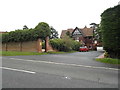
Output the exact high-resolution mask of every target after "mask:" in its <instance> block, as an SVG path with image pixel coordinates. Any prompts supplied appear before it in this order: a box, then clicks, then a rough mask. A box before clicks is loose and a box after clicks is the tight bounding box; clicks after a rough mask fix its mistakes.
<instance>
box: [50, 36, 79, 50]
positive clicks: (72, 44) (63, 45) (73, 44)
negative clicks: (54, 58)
mask: <svg viewBox="0 0 120 90" xmlns="http://www.w3.org/2000/svg"><path fill="white" fill-rule="evenodd" d="M49 43H50V44H51V45H52V47H53V48H54V49H57V50H58V51H63V52H70V51H79V47H80V46H81V44H80V42H77V41H75V40H73V39H71V38H70V37H68V36H66V37H65V38H63V39H51V40H50V41H49Z"/></svg>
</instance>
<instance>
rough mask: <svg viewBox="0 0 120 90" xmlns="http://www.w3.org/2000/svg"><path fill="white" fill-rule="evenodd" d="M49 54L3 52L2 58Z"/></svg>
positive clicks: (1, 53) (0, 53)
mask: <svg viewBox="0 0 120 90" xmlns="http://www.w3.org/2000/svg"><path fill="white" fill-rule="evenodd" d="M45 54H47V53H37V52H16V51H2V52H0V55H1V56H19V55H45Z"/></svg>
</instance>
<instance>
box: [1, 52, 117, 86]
mask: <svg viewBox="0 0 120 90" xmlns="http://www.w3.org/2000/svg"><path fill="white" fill-rule="evenodd" d="M100 54H102V52H97V51H91V52H76V53H69V54H50V55H34V56H6V57H2V67H0V68H2V79H3V80H2V87H3V88H118V70H119V69H118V68H117V66H115V65H109V64H103V63H100V62H97V61H95V58H96V57H97V56H99V55H100Z"/></svg>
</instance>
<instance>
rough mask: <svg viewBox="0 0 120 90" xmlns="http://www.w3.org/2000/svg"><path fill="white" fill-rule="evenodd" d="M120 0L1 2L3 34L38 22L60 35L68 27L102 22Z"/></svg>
mask: <svg viewBox="0 0 120 90" xmlns="http://www.w3.org/2000/svg"><path fill="white" fill-rule="evenodd" d="M118 2H119V0H0V31H14V30H16V29H22V28H23V26H24V25H27V26H28V28H34V27H35V26H36V25H37V24H38V23H39V22H46V23H48V24H49V25H50V26H53V27H54V28H55V29H56V30H57V31H58V32H59V34H61V31H62V30H66V29H68V28H75V27H76V26H77V27H79V28H83V27H84V26H85V25H86V26H88V27H89V24H90V23H92V22H95V23H100V15H101V13H102V12H103V11H104V10H105V9H107V8H110V7H113V6H115V5H117V4H118Z"/></svg>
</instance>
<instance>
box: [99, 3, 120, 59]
mask: <svg viewBox="0 0 120 90" xmlns="http://www.w3.org/2000/svg"><path fill="white" fill-rule="evenodd" d="M119 11H120V5H117V6H115V7H113V8H108V9H107V10H105V11H104V12H103V13H102V14H101V26H100V28H101V30H102V36H103V45H104V49H105V50H106V51H107V52H108V54H109V57H112V58H120V12H119Z"/></svg>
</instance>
